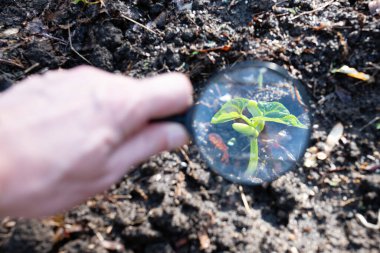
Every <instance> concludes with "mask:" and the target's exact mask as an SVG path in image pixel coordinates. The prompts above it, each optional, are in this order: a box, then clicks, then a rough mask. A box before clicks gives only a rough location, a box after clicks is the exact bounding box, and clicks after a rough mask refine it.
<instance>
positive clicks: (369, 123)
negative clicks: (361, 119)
mask: <svg viewBox="0 0 380 253" xmlns="http://www.w3.org/2000/svg"><path fill="white" fill-rule="evenodd" d="M379 119H380V116H377V117H375V118H374V119H372V120H371V121H370V122H368V123H367V124H365V125H364V126H362V127H361V128H360V129H359V131H362V130H363V129H364V128H366V127H368V126H370V125H372V124H373V123H375V122H376V121H377V120H379Z"/></svg>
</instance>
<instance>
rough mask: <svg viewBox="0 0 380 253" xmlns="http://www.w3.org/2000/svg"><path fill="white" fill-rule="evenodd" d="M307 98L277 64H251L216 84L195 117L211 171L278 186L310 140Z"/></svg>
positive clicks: (196, 135)
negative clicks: (276, 180) (272, 183)
mask: <svg viewBox="0 0 380 253" xmlns="http://www.w3.org/2000/svg"><path fill="white" fill-rule="evenodd" d="M308 100H309V98H308V97H307V94H306V93H305V91H304V90H303V87H302V86H301V85H300V83H299V82H298V81H297V80H295V79H293V78H291V77H290V76H289V74H288V73H287V72H286V71H285V70H284V69H282V68H281V67H279V66H277V65H275V64H273V63H263V62H249V63H243V64H240V65H237V66H235V67H234V68H232V69H229V70H226V71H224V72H222V73H220V74H218V75H217V76H215V77H214V78H212V79H211V81H210V82H209V84H208V85H207V87H206V89H205V90H204V92H203V93H202V94H201V97H200V99H199V101H198V103H197V106H196V109H195V111H194V115H193V129H194V130H193V131H194V138H195V142H196V144H197V145H198V147H199V149H200V152H201V154H202V155H203V157H204V158H205V160H206V161H207V163H208V164H209V165H210V167H211V168H212V169H213V170H214V171H215V172H216V173H218V174H220V175H222V176H223V177H225V178H227V179H229V180H231V181H234V182H237V183H241V184H261V183H263V182H268V181H273V180H274V179H276V178H278V177H279V176H280V175H282V174H284V173H286V172H287V171H289V170H291V169H292V168H294V167H295V165H296V163H297V161H298V160H299V159H300V158H302V156H303V154H304V152H305V149H306V146H307V143H308V140H309V136H310V110H309V106H308Z"/></svg>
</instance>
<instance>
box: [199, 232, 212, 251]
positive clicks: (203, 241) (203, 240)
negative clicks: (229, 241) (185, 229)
mask: <svg viewBox="0 0 380 253" xmlns="http://www.w3.org/2000/svg"><path fill="white" fill-rule="evenodd" d="M198 240H199V244H200V246H201V247H200V249H201V250H205V249H207V248H208V247H210V245H211V241H210V238H209V237H208V234H207V233H199V234H198Z"/></svg>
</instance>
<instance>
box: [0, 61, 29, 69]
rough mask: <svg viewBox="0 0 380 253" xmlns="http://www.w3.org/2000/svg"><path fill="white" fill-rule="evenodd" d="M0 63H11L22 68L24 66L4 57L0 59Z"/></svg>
mask: <svg viewBox="0 0 380 253" xmlns="http://www.w3.org/2000/svg"><path fill="white" fill-rule="evenodd" d="M0 63H4V64H8V65H12V66H15V67H18V68H20V69H24V68H25V67H24V66H23V65H21V64H19V63H17V62H14V61H10V60H6V59H0Z"/></svg>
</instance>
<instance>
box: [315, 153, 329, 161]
mask: <svg viewBox="0 0 380 253" xmlns="http://www.w3.org/2000/svg"><path fill="white" fill-rule="evenodd" d="M317 158H318V160H326V158H327V154H326V153H325V152H318V153H317Z"/></svg>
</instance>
